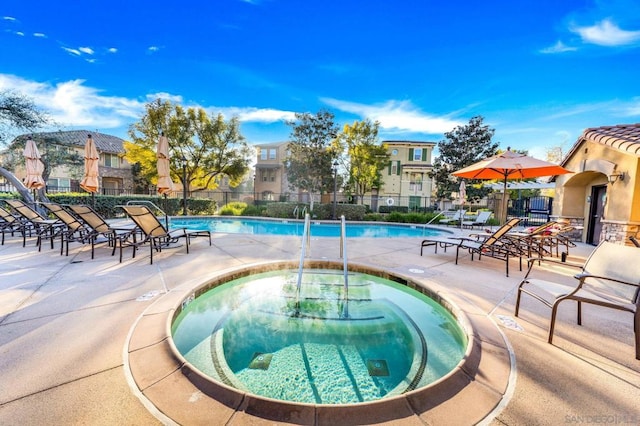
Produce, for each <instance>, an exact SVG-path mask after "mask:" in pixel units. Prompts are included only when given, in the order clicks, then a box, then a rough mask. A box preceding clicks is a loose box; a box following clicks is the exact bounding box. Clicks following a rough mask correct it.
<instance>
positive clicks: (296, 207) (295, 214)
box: [293, 206, 298, 219]
mask: <svg viewBox="0 0 640 426" xmlns="http://www.w3.org/2000/svg"><path fill="white" fill-rule="evenodd" d="M293 215H294V216H295V217H296V219H298V206H295V207H294V208H293Z"/></svg>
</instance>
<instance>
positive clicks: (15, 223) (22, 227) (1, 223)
mask: <svg viewBox="0 0 640 426" xmlns="http://www.w3.org/2000/svg"><path fill="white" fill-rule="evenodd" d="M31 229H32V225H31V224H30V223H29V222H26V221H22V220H20V219H19V218H18V217H16V216H14V215H12V214H11V212H9V211H8V210H5V209H4V208H2V207H0V231H1V232H2V244H1V245H4V234H5V233H6V232H9V233H11V235H12V236H13V235H15V233H16V232H20V234H21V235H22V247H24V246H25V245H26V244H27V231H29V233H30V232H31Z"/></svg>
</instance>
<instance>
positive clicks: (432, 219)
mask: <svg viewBox="0 0 640 426" xmlns="http://www.w3.org/2000/svg"><path fill="white" fill-rule="evenodd" d="M443 214H444V210H441V211H440V213H438V214H437V215H435V216H434V217H433V218H431V220H430V221H429V222H427V225H430V224H431V222H433V221H434V220H436V219H437V218H438V217H439V216H441V215H443Z"/></svg>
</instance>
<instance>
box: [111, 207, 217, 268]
mask: <svg viewBox="0 0 640 426" xmlns="http://www.w3.org/2000/svg"><path fill="white" fill-rule="evenodd" d="M120 207H122V209H123V210H124V211H125V212H126V213H127V215H128V216H129V217H130V218H131V220H133V221H134V222H135V224H136V225H138V227H139V228H140V230H141V231H142V233H143V234H144V239H143V240H142V241H140V242H138V243H135V244H134V249H133V250H134V251H133V257H135V256H136V253H135V252H136V249H137V247H138V246H139V245H141V244H145V243H149V248H150V253H151V257H150V264H153V252H154V251H158V252H161V251H162V248H163V247H166V246H167V245H168V244H170V243H173V242H175V241H177V240H178V239H180V238H184V239H185V246H186V249H187V253H189V244H190V243H191V239H192V238H195V237H208V238H209V245H211V232H210V231H207V230H189V229H187V228H178V229H171V230H169V229H167V228H165V226H164V225H163V224H162V223H161V222H160V221H159V220H158V218H157V217H156V215H155V214H153V212H152V211H151V210H149V208H148V207H147V206H139V205H129V206H120Z"/></svg>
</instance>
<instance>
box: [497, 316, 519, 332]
mask: <svg viewBox="0 0 640 426" xmlns="http://www.w3.org/2000/svg"><path fill="white" fill-rule="evenodd" d="M496 317H497V318H498V319H499V320H500V322H501V323H502V325H504V326H505V327H507V328H510V329H512V330H517V331H524V328H522V327H521V326H520V324H518V322H517V321H516V320H515V318H513V317H510V316H508V315H496Z"/></svg>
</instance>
